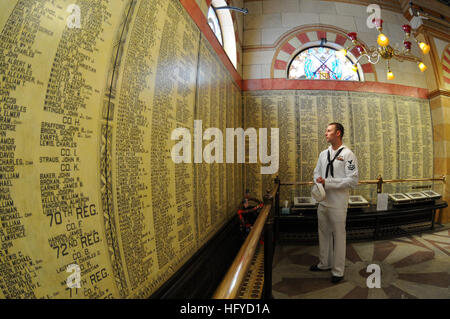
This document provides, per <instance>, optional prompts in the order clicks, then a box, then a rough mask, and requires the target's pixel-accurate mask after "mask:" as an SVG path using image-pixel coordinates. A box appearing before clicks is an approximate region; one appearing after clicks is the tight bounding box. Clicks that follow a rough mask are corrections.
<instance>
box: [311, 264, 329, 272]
mask: <svg viewBox="0 0 450 319" xmlns="http://www.w3.org/2000/svg"><path fill="white" fill-rule="evenodd" d="M309 270H310V271H328V270H330V269H320V268H319V267H318V266H317V265H312V266H311V267H309Z"/></svg>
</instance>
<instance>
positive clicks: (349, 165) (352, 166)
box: [347, 160, 356, 171]
mask: <svg viewBox="0 0 450 319" xmlns="http://www.w3.org/2000/svg"><path fill="white" fill-rule="evenodd" d="M347 162H348V166H347V168H348V169H349V170H351V171H353V170H354V169H355V167H356V165H355V164H352V163H353V160H351V161H347Z"/></svg>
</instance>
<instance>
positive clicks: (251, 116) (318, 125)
mask: <svg viewBox="0 0 450 319" xmlns="http://www.w3.org/2000/svg"><path fill="white" fill-rule="evenodd" d="M244 112H245V114H246V115H245V117H244V119H245V127H246V128H249V127H255V128H259V127H279V129H280V155H279V156H280V168H279V171H278V175H279V177H280V179H281V181H312V179H313V171H314V168H315V166H316V163H317V159H318V156H319V153H320V152H321V151H322V150H324V149H326V148H327V147H328V145H327V143H326V140H325V129H326V127H327V124H328V123H330V122H340V123H342V124H343V125H344V128H345V135H344V144H345V145H347V146H348V147H349V148H350V149H351V150H353V152H354V153H355V155H356V156H357V158H358V163H359V173H360V180H368V179H376V178H377V177H378V175H380V174H381V176H382V177H383V178H384V179H395V178H421V177H432V175H433V136H432V134H433V131H432V125H431V114H430V107H429V103H428V100H425V99H418V98H410V97H403V96H396V95H387V94H375V93H360V92H345V91H306V90H301V91H300V90H280V91H247V92H245V93H244ZM273 113H275V114H277V115H278V116H275V117H273V116H272V114H273ZM273 177H274V176H272V178H273ZM271 183H272V181H271V179H270V178H268V176H265V175H260V174H259V164H252V165H246V187H248V188H250V189H251V190H252V191H253V193H254V194H255V195H256V196H258V197H261V196H262V195H263V194H264V193H265V191H266V189H267V188H271ZM283 189H284V190H283ZM292 192H294V194H297V195H296V196H300V195H301V196H309V188H308V187H297V188H296V190H294V188H293V187H289V186H283V187H282V191H281V199H282V201H284V200H290V199H291V198H292ZM354 192H355V193H357V194H362V195H365V196H366V197H367V198H368V199H369V198H372V197H373V196H374V192H376V187H368V186H359V187H358V189H356V190H355V191H354ZM282 204H283V202H282Z"/></svg>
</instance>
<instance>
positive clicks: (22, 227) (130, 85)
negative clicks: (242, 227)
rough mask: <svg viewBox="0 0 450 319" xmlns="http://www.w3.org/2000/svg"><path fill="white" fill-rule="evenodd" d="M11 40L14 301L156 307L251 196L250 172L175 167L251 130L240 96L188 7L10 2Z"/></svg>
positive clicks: (8, 257)
mask: <svg viewBox="0 0 450 319" xmlns="http://www.w3.org/2000/svg"><path fill="white" fill-rule="evenodd" d="M73 3H74V4H76V5H77V6H78V8H79V9H80V20H79V22H80V28H77V27H72V28H70V27H68V24H67V21H68V20H67V19H68V18H70V19H71V20H70V21H72V22H76V19H75V18H73V19H75V20H73V19H72V18H71V17H72V16H73V15H74V14H75V13H76V11H73V10H72V11H70V10H69V11H67V9H68V7H69V6H70V5H71V4H73ZM72 26H73V25H72ZM0 31H1V33H0V69H1V74H2V75H1V77H0V112H1V113H0V176H1V178H0V222H1V225H0V298H133V297H134V298H145V297H148V296H150V295H151V294H152V293H153V292H154V291H155V290H156V289H157V288H159V287H160V286H161V285H162V284H163V283H164V282H165V281H166V280H167V279H168V278H169V277H170V276H171V275H172V274H173V273H174V272H175V271H176V270H177V269H179V268H180V267H181V266H182V264H183V263H184V262H185V261H186V260H187V259H188V258H189V257H191V256H192V255H193V254H194V253H195V251H197V250H198V249H199V248H200V247H201V246H202V245H203V244H204V243H205V242H206V241H207V240H208V239H210V238H211V236H213V235H214V233H215V232H216V231H217V230H218V229H219V228H220V226H222V225H223V224H224V223H225V222H226V221H228V220H229V218H230V217H231V215H232V214H234V212H235V208H236V207H237V205H238V203H239V200H240V198H241V196H242V193H243V184H242V183H241V181H242V180H243V166H242V164H241V165H238V164H211V165H209V164H203V163H200V164H193V163H182V164H177V165H175V164H174V163H173V161H172V160H171V156H170V154H171V148H172V146H173V145H174V144H175V141H172V140H171V139H170V136H171V132H172V130H173V129H174V128H176V127H185V128H188V129H189V130H190V132H191V134H193V127H194V119H200V120H203V127H204V129H206V128H208V127H210V126H215V127H218V128H221V129H222V130H223V131H225V127H241V126H242V124H241V121H242V114H241V104H242V102H241V93H240V90H239V88H238V87H237V86H236V84H235V83H234V82H233V81H232V79H231V76H230V75H229V73H228V72H227V70H226V69H225V68H224V67H223V65H222V64H221V62H220V60H219V59H218V58H217V56H216V54H215V53H214V51H213V50H212V49H211V47H210V46H209V44H208V42H207V41H205V39H204V38H203V36H202V35H201V34H200V31H199V30H198V28H197V27H196V26H195V24H194V23H193V22H192V20H191V19H190V17H189V16H188V15H187V13H186V12H185V11H184V9H183V7H182V6H181V5H180V4H179V1H176V0H170V1H167V0H164V1H163V0H160V1H157V0H152V1H150V0H147V1H136V0H135V1H133V0H114V1H107V0H77V1H72V0H70V1H69V0H68V1H65V0H57V1H50V0H49V1H47V0H41V1H25V0H10V1H5V2H2V12H1V13H0ZM205 144H207V141H205V142H204V143H203V145H205ZM71 264H76V265H78V266H79V267H80V270H81V283H80V284H81V288H72V289H70V288H68V287H67V285H66V280H67V278H68V277H69V276H70V275H71V274H73V272H72V273H71V272H66V270H67V267H68V266H69V265H71Z"/></svg>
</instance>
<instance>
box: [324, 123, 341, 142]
mask: <svg viewBox="0 0 450 319" xmlns="http://www.w3.org/2000/svg"><path fill="white" fill-rule="evenodd" d="M337 132H338V131H337V130H336V126H335V125H328V127H327V130H326V131H325V138H326V139H327V143H334V142H335V141H337V140H338V139H339V135H340V132H339V133H337ZM338 134H339V135H338Z"/></svg>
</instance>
